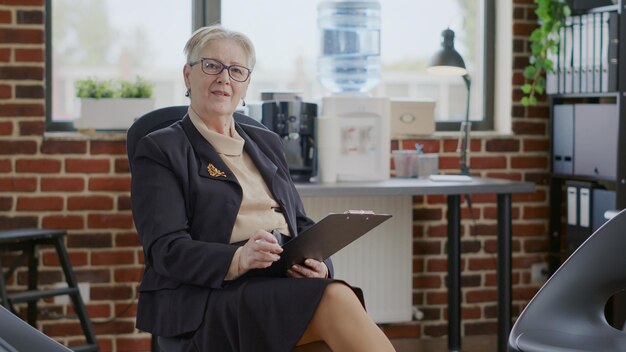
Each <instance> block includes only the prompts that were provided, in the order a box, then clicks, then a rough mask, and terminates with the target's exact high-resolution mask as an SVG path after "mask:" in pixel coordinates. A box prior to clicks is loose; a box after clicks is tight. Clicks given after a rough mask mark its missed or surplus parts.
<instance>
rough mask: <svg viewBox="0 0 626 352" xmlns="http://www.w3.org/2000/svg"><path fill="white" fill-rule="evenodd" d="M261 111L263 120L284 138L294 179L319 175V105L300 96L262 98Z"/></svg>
mask: <svg viewBox="0 0 626 352" xmlns="http://www.w3.org/2000/svg"><path fill="white" fill-rule="evenodd" d="M263 98H265V97H263ZM260 110H261V123H263V124H264V125H265V126H267V128H269V129H270V130H272V131H274V132H276V133H277V134H278V135H279V136H280V137H281V139H282V141H283V146H284V149H285V155H286V157H287V164H288V166H289V173H290V175H291V178H292V179H293V181H294V182H310V181H311V178H312V177H314V176H315V175H316V174H317V148H316V144H315V143H316V137H317V136H316V132H315V119H316V118H317V104H315V103H307V102H303V101H302V99H301V98H300V97H298V96H289V97H287V99H285V97H284V96H283V99H280V100H264V101H262V102H261V109H260Z"/></svg>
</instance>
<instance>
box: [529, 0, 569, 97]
mask: <svg viewBox="0 0 626 352" xmlns="http://www.w3.org/2000/svg"><path fill="white" fill-rule="evenodd" d="M535 4H537V8H536V9H535V14H536V15H537V19H538V21H539V27H538V28H536V29H535V30H534V31H533V32H532V33H531V34H530V38H529V39H530V48H531V55H530V59H529V65H528V66H526V68H525V69H524V78H526V83H525V84H524V85H522V92H523V93H524V97H522V100H521V103H522V105H524V106H528V105H535V104H537V95H539V94H543V93H544V92H545V88H546V78H545V74H546V73H548V72H554V70H555V63H554V62H552V60H551V59H550V57H551V56H553V55H554V56H557V54H558V51H559V43H560V36H559V34H560V31H561V28H563V26H564V25H565V18H566V17H568V16H569V15H570V14H571V10H570V8H569V6H568V5H567V3H566V2H565V1H564V0H535Z"/></svg>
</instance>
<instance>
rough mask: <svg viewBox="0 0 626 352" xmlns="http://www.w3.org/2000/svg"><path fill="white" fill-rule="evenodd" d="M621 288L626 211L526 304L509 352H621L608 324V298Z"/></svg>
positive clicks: (622, 342) (625, 273)
mask: <svg viewBox="0 0 626 352" xmlns="http://www.w3.org/2000/svg"><path fill="white" fill-rule="evenodd" d="M624 289H626V211H621V212H620V213H619V214H617V215H616V216H615V217H613V218H612V219H611V220H609V221H607V222H606V223H605V224H604V225H603V226H602V227H600V228H599V229H598V230H597V231H596V232H594V233H593V234H592V235H591V236H590V237H589V238H588V239H587V241H585V242H584V243H583V244H582V245H581V246H580V247H579V248H578V249H577V250H576V251H575V252H574V253H573V254H572V255H571V256H570V257H569V258H568V259H567V260H566V261H565V262H564V263H563V264H562V265H561V267H560V268H559V269H558V270H557V271H556V272H555V273H554V274H553V275H552V277H551V278H550V279H549V280H548V281H547V282H546V283H545V284H544V285H543V287H542V288H541V289H540V290H539V292H537V294H536V295H535V297H534V298H533V299H532V300H531V301H530V303H528V306H526V308H525V309H524V310H523V311H522V314H520V316H519V318H518V319H517V321H516V323H515V324H514V326H513V329H512V330H511V334H510V335H509V351H510V352H539V351H545V352H548V351H549V352H559V351H563V352H564V351H613V352H617V351H626V333H624V332H623V331H620V330H617V329H615V328H613V327H612V326H610V325H609V323H608V321H607V319H606V317H605V314H604V311H605V306H606V304H607V302H608V300H609V299H610V298H611V297H612V296H613V295H614V294H616V293H617V292H619V291H622V290H624Z"/></svg>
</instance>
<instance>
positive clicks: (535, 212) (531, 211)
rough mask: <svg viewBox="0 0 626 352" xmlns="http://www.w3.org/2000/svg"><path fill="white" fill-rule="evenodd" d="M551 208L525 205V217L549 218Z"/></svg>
mask: <svg viewBox="0 0 626 352" xmlns="http://www.w3.org/2000/svg"><path fill="white" fill-rule="evenodd" d="M549 216H550V208H549V207H547V206H529V205H527V206H525V207H524V219H548V217H549Z"/></svg>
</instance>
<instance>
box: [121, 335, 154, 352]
mask: <svg viewBox="0 0 626 352" xmlns="http://www.w3.org/2000/svg"><path fill="white" fill-rule="evenodd" d="M115 344H116V346H117V350H118V351H128V352H141V351H149V350H150V348H151V347H150V346H151V342H150V338H149V337H143V338H137V337H134V338H128V337H118V338H116V339H115Z"/></svg>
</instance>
